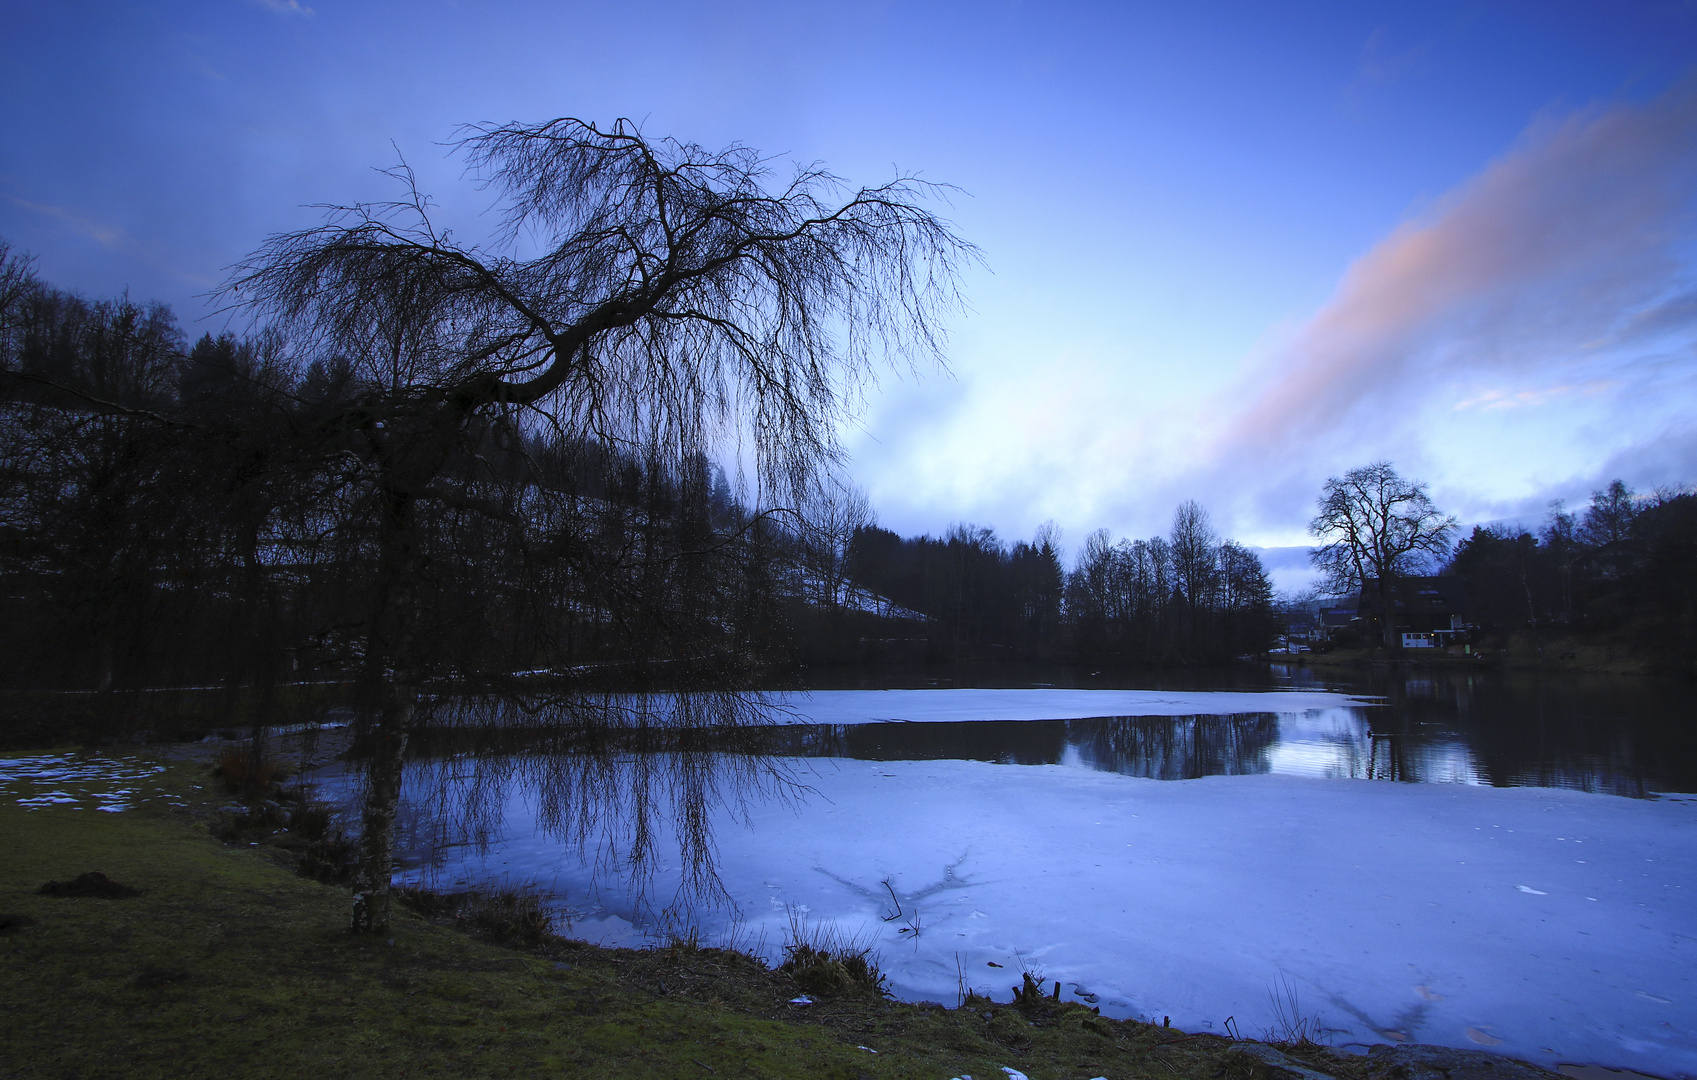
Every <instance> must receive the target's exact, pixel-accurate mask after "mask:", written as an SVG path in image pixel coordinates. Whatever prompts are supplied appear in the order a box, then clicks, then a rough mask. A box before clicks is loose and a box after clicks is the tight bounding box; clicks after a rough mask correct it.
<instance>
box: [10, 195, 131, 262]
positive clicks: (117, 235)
mask: <svg viewBox="0 0 1697 1080" xmlns="http://www.w3.org/2000/svg"><path fill="white" fill-rule="evenodd" d="M0 197H4V198H5V199H6V201H7V202H9V203H12V204H13V205H14V206H21V207H23V208H24V209H25V210H32V211H34V212H35V213H37V214H40V215H42V216H43V217H50V218H55V219H57V220H59V221H62V222H64V223H65V224H66V225H69V226H70V227H71V228H72V230H74V231H75V232H78V233H81V234H82V235H84V236H86V237H88V238H90V239H91V240H94V241H95V242H96V243H98V244H99V245H100V246H101V247H104V248H107V249H109V250H112V251H117V250H118V249H119V248H121V247H123V246H124V240H125V237H124V230H122V229H120V228H118V227H117V226H115V225H104V224H102V223H100V222H98V221H95V220H93V219H92V218H86V217H83V216H82V215H81V214H78V213H75V212H73V211H71V210H67V209H65V208H64V207H63V206H49V205H47V204H45V203H37V202H30V201H29V200H27V199H20V198H18V197H17V196H16V195H5V194H4V193H0Z"/></svg>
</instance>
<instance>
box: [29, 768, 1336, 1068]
mask: <svg viewBox="0 0 1697 1080" xmlns="http://www.w3.org/2000/svg"><path fill="white" fill-rule="evenodd" d="M197 784H198V785H201V787H199V788H197V787H196V786H195V785H197ZM222 801H223V798H222V795H221V793H220V792H218V790H217V787H216V785H215V784H214V783H213V782H212V781H210V780H209V779H208V778H207V774H206V772H205V769H204V767H201V766H193V765H186V764H174V765H171V766H170V767H169V768H168V769H167V770H166V771H165V772H164V773H161V774H159V775H158V776H156V777H153V778H151V779H150V781H149V787H148V791H147V793H146V797H144V798H142V799H141V800H140V801H139V802H138V803H136V804H135V806H134V808H133V809H130V810H128V811H125V812H122V813H101V812H98V811H96V810H93V809H88V808H71V807H68V806H54V807H47V808H42V809H36V810H27V809H24V808H22V807H20V806H18V805H17V804H16V803H15V801H13V799H12V798H10V797H6V796H5V794H4V793H3V792H0V852H4V859H3V860H0V915H11V916H25V917H27V918H28V919H33V920H34V923H33V925H23V926H21V927H18V928H15V929H12V930H9V931H6V932H5V933H4V934H0V1076H4V1077H79V1078H84V1080H89V1078H95V1077H126V1078H147V1077H170V1078H173V1080H179V1078H181V1080H187V1078H193V1077H207V1078H212V1077H217V1078H220V1080H228V1078H231V1077H237V1078H246V1077H290V1078H294V1077H312V1078H315V1080H317V1078H332V1077H360V1078H386V1077H421V1076H452V1077H508V1076H525V1077H534V1076H573V1077H575V1076H584V1077H589V1076H593V1077H609V1078H614V1077H656V1076H665V1077H703V1078H707V1077H728V1076H737V1077H797V1078H800V1077H806V1078H808V1080H829V1078H838V1077H846V1078H859V1077H924V1078H930V1080H944V1078H947V1077H953V1076H959V1075H962V1074H965V1073H970V1074H972V1075H973V1076H975V1077H978V1078H980V1080H984V1078H991V1080H1001V1078H1002V1077H1003V1075H1004V1074H1003V1073H1002V1071H1001V1068H1000V1066H1003V1065H1007V1066H1011V1067H1013V1068H1017V1069H1020V1070H1022V1071H1024V1072H1025V1073H1027V1074H1028V1075H1029V1076H1030V1077H1032V1080H1052V1078H1053V1080H1058V1078H1062V1077H1066V1078H1078V1080H1083V1078H1086V1077H1095V1076H1104V1075H1105V1076H1108V1077H1110V1078H1113V1080H1121V1078H1148V1080H1171V1078H1172V1077H1174V1076H1191V1077H1210V1078H1212V1077H1220V1076H1225V1077H1228V1078H1232V1080H1250V1078H1252V1077H1258V1076H1269V1075H1271V1074H1269V1073H1267V1072H1266V1070H1265V1069H1264V1068H1258V1067H1257V1065H1256V1063H1254V1062H1251V1061H1249V1060H1248V1059H1246V1058H1244V1057H1243V1056H1242V1055H1241V1054H1236V1053H1235V1052H1234V1051H1233V1050H1232V1048H1231V1047H1230V1044H1229V1043H1227V1042H1226V1041H1225V1040H1223V1039H1220V1038H1217V1037H1214V1036H1187V1035H1185V1034H1184V1033H1182V1032H1179V1031H1176V1030H1163V1029H1161V1028H1156V1027H1151V1026H1148V1025H1143V1024H1137V1023H1129V1022H1127V1023H1121V1022H1116V1021H1111V1020H1105V1019H1102V1018H1100V1017H1097V1016H1095V1015H1094V1014H1093V1012H1092V1011H1091V1010H1089V1009H1086V1008H1084V1007H1083V1006H1081V1005H1077V1004H1069V1005H1059V1004H1055V1003H1047V1002H1045V1003H1041V1004H1039V1005H1037V1006H1036V1007H1033V1008H1027V1009H1026V1010H1024V1011H1023V1012H1022V1011H1020V1010H1016V1009H1015V1008H1013V1007H1012V1006H1010V1005H1006V1004H1001V1005H995V1004H991V1003H988V1002H985V1001H983V1000H981V999H980V1000H978V1001H975V1002H974V1003H973V1004H972V1006H971V1007H969V1008H963V1009H944V1008H940V1007H937V1006H925V1005H914V1004H902V1003H896V1002H889V1001H885V1000H883V999H880V998H876V997H873V996H869V995H865V994H861V995H859V996H853V995H850V996H847V997H843V998H840V999H836V1000H824V1001H821V1002H819V1003H818V1004H817V1005H814V1006H811V1007H808V1008H797V1007H796V1006H793V1005H790V1004H788V999H789V998H791V997H794V996H795V995H796V993H797V990H796V988H795V986H794V984H793V982H790V981H789V978H788V976H786V975H784V974H783V973H780V972H773V971H769V970H767V969H766V968H765V966H764V965H762V964H761V963H760V962H759V961H756V960H753V959H751V958H748V957H745V956H742V955H740V954H737V953H732V952H727V951H722V950H716V949H704V948H699V947H696V946H695V945H692V944H687V943H678V944H676V945H674V946H673V947H671V948H669V949H664V948H663V949H654V950H644V951H630V950H604V949H599V948H595V947H593V946H587V945H583V944H580V943H575V942H566V941H561V940H559V939H552V940H550V941H548V942H545V943H544V945H543V946H541V947H540V948H538V949H535V950H532V951H528V952H526V951H517V950H514V949H509V948H504V947H500V946H497V945H494V944H491V943H488V942H485V941H481V940H478V939H477V938H474V937H471V936H468V935H467V934H464V933H461V932H458V931H455V930H453V929H450V928H448V927H447V926H443V925H438V924H436V923H433V922H430V921H428V920H426V919H424V918H422V917H419V916H417V915H414V914H411V913H407V912H401V913H400V914H398V915H397V919H396V922H395V924H394V926H393V929H392V931H391V934H390V936H389V937H386V938H383V939H370V938H359V937H354V936H351V935H350V934H348V933H347V932H346V931H345V930H344V922H345V919H346V916H347V908H348V903H349V896H348V893H347V892H346V891H345V890H344V889H341V888H337V887H333V886H326V885H321V884H318V883H317V882H314V881H310V880H307V879H305V878H301V877H298V876H296V875H295V874H293V873H291V872H290V871H289V870H288V869H286V868H285V867H284V866H282V865H279V862H280V861H281V860H283V859H284V858H285V856H286V853H284V852H282V851H281V850H279V849H277V848H273V847H269V846H260V847H248V846H245V845H244V846H226V845H224V844H222V843H220V842H219V841H218V840H216V839H214V838H213V837H212V835H211V834H210V833H209V831H208V829H207V826H206V821H207V820H208V819H209V817H210V815H211V813H212V808H213V807H215V806H216V805H217V804H218V803H219V802H222ZM90 870H99V871H102V872H103V873H105V874H107V875H108V876H109V877H111V878H112V879H113V880H115V881H118V882H121V883H123V884H125V885H130V886H133V887H136V888H139V889H141V890H143V891H142V894H141V895H140V896H136V897H131V898H127V899H117V900H105V899H64V898H55V897H49V896H43V895H40V894H39V893H38V892H37V890H38V889H39V888H40V887H41V885H42V884H44V883H45V882H47V881H48V880H50V879H57V880H61V881H63V880H66V879H69V878H73V877H75V876H77V875H79V874H82V873H84V872H86V871H90ZM863 1046H864V1047H871V1048H873V1049H876V1050H877V1051H878V1053H876V1054H873V1053H870V1052H868V1051H867V1050H865V1049H861V1047H863ZM1326 1071H1328V1072H1333V1073H1335V1074H1338V1075H1344V1074H1346V1073H1347V1071H1348V1063H1347V1062H1344V1061H1341V1060H1339V1061H1337V1062H1332V1063H1330V1064H1328V1065H1327V1066H1326Z"/></svg>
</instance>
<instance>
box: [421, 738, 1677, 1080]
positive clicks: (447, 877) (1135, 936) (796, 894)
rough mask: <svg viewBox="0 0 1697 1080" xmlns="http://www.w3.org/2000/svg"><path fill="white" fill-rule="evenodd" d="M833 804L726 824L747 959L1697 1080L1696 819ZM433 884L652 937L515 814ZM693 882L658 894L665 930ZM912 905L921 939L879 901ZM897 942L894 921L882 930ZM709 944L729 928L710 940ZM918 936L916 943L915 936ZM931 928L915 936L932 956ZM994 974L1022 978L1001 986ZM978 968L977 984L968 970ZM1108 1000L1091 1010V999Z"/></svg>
mask: <svg viewBox="0 0 1697 1080" xmlns="http://www.w3.org/2000/svg"><path fill="white" fill-rule="evenodd" d="M803 767H805V768H808V769H811V770H812V771H811V772H810V773H809V774H807V775H805V776H804V779H805V780H806V781H807V782H808V783H810V784H811V785H812V786H813V788H814V789H815V794H814V795H812V796H810V797H809V798H807V799H806V800H805V802H804V803H802V804H800V805H796V806H791V805H785V804H778V803H773V804H767V805H764V806H762V807H757V808H756V809H755V811H754V819H753V821H752V823H750V824H748V825H746V826H745V825H742V824H739V823H737V822H735V821H733V820H732V819H731V818H730V817H729V816H728V815H724V814H721V815H720V816H721V821H720V824H719V837H720V847H719V856H720V866H721V868H722V876H723V880H724V883H725V886H726V889H727V890H728V892H729V894H730V896H731V898H732V900H733V902H734V904H735V906H736V908H737V909H738V911H739V912H740V917H741V919H742V922H743V926H742V933H743V935H744V937H743V940H744V941H748V942H753V941H760V940H763V941H764V942H765V948H766V951H767V952H768V953H769V954H770V953H773V952H775V950H776V947H777V946H778V945H779V944H781V942H782V941H783V939H784V934H785V931H786V929H787V927H788V925H789V920H790V917H791V914H792V913H798V914H801V915H803V916H804V917H805V918H807V919H809V920H812V921H815V922H823V923H827V924H831V923H834V924H836V925H837V926H838V927H840V928H841V929H842V930H844V931H846V932H849V933H860V934H862V935H865V936H867V937H868V938H870V939H872V940H874V941H875V942H876V945H877V948H878V950H879V952H880V953H881V954H882V960H883V966H884V969H885V971H886V972H888V973H889V974H890V976H891V978H892V982H893V984H894V986H895V989H896V990H897V992H898V993H899V994H900V995H901V996H903V997H906V998H917V999H932V1000H939V1001H944V1002H948V1003H951V1004H952V1003H953V1002H954V1000H955V998H956V992H957V987H958V985H959V980H960V979H961V978H964V980H965V981H966V982H967V983H968V984H969V985H971V986H973V987H976V988H978V989H980V990H989V991H991V992H992V993H993V994H994V996H996V997H998V998H1000V999H1002V1000H1006V999H1007V997H1008V996H1009V994H1010V989H1011V986H1012V985H1013V984H1014V983H1016V982H1018V981H1019V974H1018V973H1019V971H1020V968H1021V966H1022V965H1024V966H1026V967H1028V968H1030V969H1034V970H1038V971H1040V972H1041V973H1042V975H1043V977H1044V978H1045V979H1047V980H1051V981H1053V980H1059V981H1061V982H1062V984H1063V987H1064V988H1065V992H1066V994H1067V995H1068V996H1073V995H1086V994H1087V995H1091V996H1092V997H1094V998H1095V1000H1096V1001H1097V1002H1098V1003H1099V1004H1100V1005H1101V1006H1102V1008H1103V1011H1104V1012H1105V1013H1109V1014H1113V1015H1119V1016H1128V1015H1134V1016H1142V1017H1148V1018H1154V1019H1157V1020H1158V1019H1159V1018H1160V1017H1161V1016H1163V1015H1170V1016H1171V1017H1172V1021H1173V1023H1174V1024H1175V1025H1176V1026H1180V1027H1184V1028H1187V1029H1191V1030H1207V1029H1212V1030H1215V1031H1219V1030H1222V1028H1223V1026H1224V1023H1225V1021H1226V1019H1227V1018H1228V1017H1233V1018H1235V1025H1236V1027H1237V1029H1238V1030H1240V1031H1242V1032H1243V1033H1245V1034H1249V1035H1256V1036H1259V1035H1262V1034H1264V1033H1267V1032H1272V1033H1274V1034H1276V1033H1277V1026H1278V1020H1277V1016H1276V1013H1275V1009H1274V1006H1273V1004H1272V1000H1271V995H1272V993H1274V992H1275V991H1278V990H1279V989H1280V988H1281V987H1282V986H1283V985H1285V984H1287V983H1288V985H1289V987H1290V988H1291V989H1293V990H1294V992H1295V993H1296V995H1297V999H1298V1001H1299V1003H1300V1004H1299V1009H1300V1013H1301V1014H1302V1016H1303V1018H1306V1019H1309V1020H1311V1021H1315V1022H1317V1023H1318V1024H1319V1025H1320V1026H1321V1027H1323V1028H1326V1029H1328V1031H1329V1033H1330V1037H1331V1038H1332V1040H1333V1041H1334V1042H1337V1043H1339V1044H1349V1043H1357V1044H1364V1043H1372V1042H1386V1041H1398V1040H1409V1041H1417V1042H1432V1043H1443V1044H1449V1045H1454V1046H1462V1047H1470V1048H1475V1047H1488V1048H1490V1049H1493V1050H1497V1051H1500V1052H1504V1053H1508V1054H1511V1055H1514V1056H1517V1057H1523V1058H1528V1059H1531V1060H1534V1061H1539V1062H1543V1063H1546V1064H1553V1063H1556V1062H1594V1063H1599V1064H1603V1065H1607V1066H1610V1067H1615V1068H1621V1067H1626V1068H1633V1069H1638V1070H1641V1071H1647V1072H1654V1073H1659V1074H1661V1075H1676V1074H1687V1075H1689V1074H1697V983H1694V979H1697V974H1694V973H1697V903H1694V901H1697V802H1693V801H1691V800H1687V799H1664V800H1660V801H1643V800H1629V799H1622V798H1617V797H1612V796H1602V795H1591V794H1586V793H1581V792H1573V791H1562V790H1551V789H1537V788H1517V789H1493V788H1480V787H1471V786H1466V785H1459V784H1398V783H1386V782H1373V781H1362V780H1321V779H1310V778H1302V777H1291V776H1248V777H1211V778H1207V779H1202V780H1192V781H1183V782H1173V781H1153V780H1143V779H1138V778H1132V777H1125V776H1119V775H1115V774H1110V773H1102V772H1096V771H1092V770H1088V769H1084V768H1076V767H1070V766H1066V765H1046V766H1009V765H997V764H990V763H982V762H965V761H932V762H868V761H853V760H836V759H829V760H825V761H823V762H821V761H818V760H815V761H812V762H808V763H805V764H804V766H803ZM509 814H510V818H509V828H508V830H507V835H506V838H505V839H503V840H501V841H499V842H498V843H497V844H496V845H495V846H494V848H492V849H491V850H490V851H489V852H488V854H487V855H485V856H479V855H477V854H476V853H475V852H474V851H473V850H472V849H470V848H454V849H449V851H448V852H447V854H446V857H445V861H444V862H443V863H442V865H440V866H439V867H438V868H437V870H436V871H435V872H434V874H433V875H431V876H433V877H434V878H435V879H436V880H437V881H438V882H441V883H448V884H451V883H453V882H454V881H455V880H478V879H490V878H497V879H504V880H508V881H511V880H514V879H525V880H531V881H535V882H537V883H538V884H541V885H543V886H544V887H548V888H552V889H555V890H557V892H558V895H559V896H560V897H561V901H562V903H564V904H566V905H569V906H571V907H573V908H576V909H578V910H580V911H581V910H585V909H588V910H589V911H591V912H592V915H591V918H590V920H589V921H588V922H587V923H586V924H584V925H583V926H582V928H581V929H582V930H584V931H585V932H587V935H588V936H590V937H595V936H597V934H600V935H602V936H604V937H606V938H607V940H608V942H609V943H619V942H624V943H634V941H635V940H637V939H639V938H640V936H641V931H640V930H638V929H631V930H629V931H624V932H623V933H618V932H613V933H611V934H610V936H609V932H610V931H615V930H622V929H623V927H624V925H625V923H626V922H629V923H634V924H636V926H638V927H641V926H647V927H649V928H652V927H653V925H654V924H653V922H652V921H648V922H646V923H645V922H644V919H643V916H642V915H641V914H640V913H639V912H638V911H637V909H636V908H634V906H633V905H631V903H630V900H629V897H626V896H622V895H621V894H620V891H619V889H618V888H617V887H616V886H614V885H612V884H611V883H610V882H609V881H608V880H607V879H606V878H602V879H601V883H600V889H599V891H598V892H595V893H594V894H591V892H590V890H591V877H590V875H589V872H588V871H587V870H586V869H585V868H583V867H582V866H581V865H580V864H579V863H578V861H577V860H576V859H575V857H574V856H573V854H572V853H571V852H570V851H569V850H568V849H566V848H564V847H563V846H562V845H561V844H559V843H558V842H557V841H555V840H553V839H551V838H549V837H546V836H543V835H539V834H538V833H537V831H536V830H535V829H534V828H533V827H532V826H531V825H530V824H529V822H530V820H531V818H530V816H529V815H530V811H529V809H528V800H527V798H526V797H524V796H522V795H517V794H515V795H513V796H511V797H510V800H509ZM677 880H678V873H677V870H676V868H675V867H666V866H662V867H659V868H658V869H657V874H656V878H655V881H654V891H653V894H652V895H653V896H654V897H655V898H656V899H657V900H658V901H659V902H660V903H662V904H663V903H664V902H665V901H666V900H668V899H670V892H669V890H670V889H671V888H672V887H673V886H674V885H675V883H676V881H677ZM886 881H887V882H889V884H890V888H892V889H893V890H894V893H895V896H896V902H898V903H899V904H900V907H901V913H900V914H899V915H897V914H896V912H895V904H894V903H892V899H891V896H890V893H889V891H888V890H887V889H886V887H885V885H884V884H883V882H886ZM888 916H894V917H893V918H889V919H888V920H887V921H886V917H888ZM697 918H698V919H699V922H700V924H701V927H702V930H703V931H704V934H705V936H707V937H712V936H713V935H715V934H718V933H725V932H728V929H729V927H730V923H731V916H730V915H729V914H728V913H726V912H717V913H714V912H704V913H699V914H698V916H697ZM904 930H905V931H906V932H905V933H904V932H903V931H904ZM915 930H917V933H916V932H915ZM992 962H994V963H996V964H1000V965H1002V966H1001V967H999V968H997V967H991V966H990V964H991V963H992ZM957 965H958V966H957ZM1087 1000H1088V999H1087Z"/></svg>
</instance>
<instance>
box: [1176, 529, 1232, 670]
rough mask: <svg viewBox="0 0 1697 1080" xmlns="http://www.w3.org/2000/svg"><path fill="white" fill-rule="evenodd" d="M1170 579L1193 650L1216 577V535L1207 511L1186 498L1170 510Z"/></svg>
mask: <svg viewBox="0 0 1697 1080" xmlns="http://www.w3.org/2000/svg"><path fill="white" fill-rule="evenodd" d="M1171 544H1172V549H1171V550H1172V560H1173V576H1174V577H1175V578H1176V579H1177V584H1178V588H1179V590H1180V592H1181V593H1183V595H1184V612H1185V620H1186V632H1187V633H1188V635H1189V638H1190V645H1191V650H1192V652H1194V651H1195V648H1196V643H1197V638H1198V635H1199V632H1200V630H1201V627H1200V626H1199V625H1198V624H1199V622H1200V620H1201V617H1202V612H1203V611H1204V610H1206V609H1207V607H1208V606H1209V601H1210V599H1211V594H1212V592H1213V590H1214V586H1215V583H1216V582H1217V580H1218V578H1219V566H1218V556H1219V547H1220V535H1219V534H1218V533H1216V532H1215V531H1214V526H1213V524H1212V523H1211V522H1210V521H1209V520H1208V511H1207V510H1205V509H1203V507H1202V504H1201V503H1199V502H1197V501H1196V500H1195V499H1186V500H1185V501H1184V502H1182V503H1179V505H1178V509H1176V510H1174V511H1173V527H1172V538H1171Z"/></svg>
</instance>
